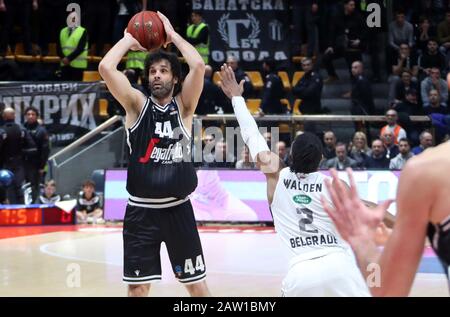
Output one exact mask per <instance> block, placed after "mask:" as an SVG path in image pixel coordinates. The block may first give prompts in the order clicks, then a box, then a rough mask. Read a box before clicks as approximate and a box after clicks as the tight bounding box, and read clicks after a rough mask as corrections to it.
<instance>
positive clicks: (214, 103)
mask: <svg viewBox="0 0 450 317" xmlns="http://www.w3.org/2000/svg"><path fill="white" fill-rule="evenodd" d="M212 75H213V70H212V68H211V66H210V65H206V67H205V79H204V81H203V90H202V94H201V95H200V99H199V101H198V105H197V108H196V110H195V113H196V114H198V115H206V114H213V113H219V114H223V113H233V108H232V106H231V105H230V106H231V109H230V107H226V106H225V100H226V99H225V97H224V95H223V92H222V90H221V89H220V88H219V87H217V86H216V85H215V84H214V83H213V81H212Z"/></svg>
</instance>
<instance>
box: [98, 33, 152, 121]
mask: <svg viewBox="0 0 450 317" xmlns="http://www.w3.org/2000/svg"><path fill="white" fill-rule="evenodd" d="M129 50H133V51H136V50H142V51H145V48H144V47H142V46H141V45H140V44H139V42H138V41H137V40H136V39H135V38H134V37H133V36H132V35H131V34H130V33H128V32H125V34H124V36H123V38H122V39H121V40H120V41H118V42H117V43H116V45H114V46H113V47H112V48H111V49H110V50H109V52H108V53H107V54H106V55H105V57H104V58H103V59H102V61H101V62H100V64H99V65H98V70H99V72H100V75H101V76H102V78H103V79H104V80H105V82H106V86H107V87H108V89H109V91H110V92H111V94H112V95H113V96H114V98H116V99H117V101H119V103H120V104H121V105H122V106H123V107H124V108H125V110H126V112H127V116H128V117H130V120H133V117H134V116H136V117H137V115H138V114H139V112H140V107H141V106H142V105H143V104H144V100H145V96H144V95H143V94H142V93H141V92H140V91H139V90H137V89H135V88H133V87H132V86H131V84H130V81H129V80H128V78H127V77H126V76H125V75H124V74H123V73H122V72H121V71H119V70H118V69H117V65H118V64H119V63H120V61H121V59H122V57H123V56H124V55H125V54H127V53H128V51H129Z"/></svg>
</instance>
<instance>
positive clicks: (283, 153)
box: [276, 141, 289, 166]
mask: <svg viewBox="0 0 450 317" xmlns="http://www.w3.org/2000/svg"><path fill="white" fill-rule="evenodd" d="M276 150H277V152H276V153H277V154H278V156H279V157H280V159H281V160H282V161H283V163H284V165H286V166H289V153H288V151H287V148H286V143H285V142H283V141H279V142H277V144H276Z"/></svg>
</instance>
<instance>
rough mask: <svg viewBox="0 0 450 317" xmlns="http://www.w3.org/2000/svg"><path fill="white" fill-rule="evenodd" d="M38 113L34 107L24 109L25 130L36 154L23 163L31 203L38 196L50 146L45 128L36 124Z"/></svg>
mask: <svg viewBox="0 0 450 317" xmlns="http://www.w3.org/2000/svg"><path fill="white" fill-rule="evenodd" d="M38 117H39V112H38V110H37V109H36V108H34V107H28V108H27V109H25V124H24V126H25V128H26V129H27V130H28V132H29V134H30V135H31V137H32V138H33V141H34V143H35V144H36V149H37V152H36V153H35V155H32V156H29V157H27V158H26V161H25V179H26V181H27V182H30V184H31V190H32V201H33V202H35V201H36V200H37V198H38V196H39V192H40V184H41V183H42V182H43V181H44V179H45V165H47V160H48V155H49V154H50V145H49V141H48V133H47V130H46V129H45V127H44V126H43V125H41V124H39V122H38Z"/></svg>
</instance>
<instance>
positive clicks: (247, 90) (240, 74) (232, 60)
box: [227, 55, 253, 98]
mask: <svg viewBox="0 0 450 317" xmlns="http://www.w3.org/2000/svg"><path fill="white" fill-rule="evenodd" d="M227 65H228V66H230V67H231V69H233V71H234V76H235V77H236V81H237V82H238V83H240V82H241V80H244V92H243V94H242V96H243V97H244V98H249V97H250V96H252V94H253V84H252V82H251V80H250V78H249V77H248V76H247V74H246V73H245V71H244V70H243V69H242V68H240V67H239V60H238V58H237V57H236V56H233V55H230V56H228V57H227Z"/></svg>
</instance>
